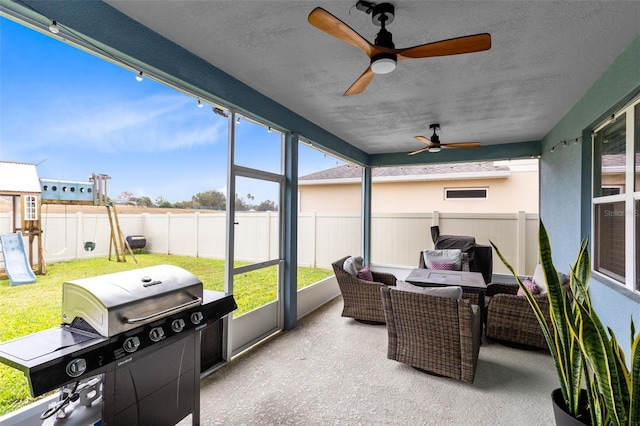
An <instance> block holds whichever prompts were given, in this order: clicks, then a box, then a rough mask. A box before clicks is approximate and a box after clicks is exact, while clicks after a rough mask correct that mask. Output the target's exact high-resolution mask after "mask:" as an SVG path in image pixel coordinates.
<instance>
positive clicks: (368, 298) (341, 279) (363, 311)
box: [331, 256, 396, 324]
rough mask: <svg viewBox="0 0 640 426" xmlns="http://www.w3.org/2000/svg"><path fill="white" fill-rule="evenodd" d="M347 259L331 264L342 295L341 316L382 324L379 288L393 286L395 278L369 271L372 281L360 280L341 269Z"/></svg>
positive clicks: (387, 274) (384, 273)
mask: <svg viewBox="0 0 640 426" xmlns="http://www.w3.org/2000/svg"><path fill="white" fill-rule="evenodd" d="M348 258H349V256H345V257H343V258H342V259H338V260H336V261H335V262H333V263H332V264H331V266H332V267H333V272H334V273H335V275H336V280H337V281H338V286H339V287H340V292H341V293H342V299H343V303H344V307H343V309H342V316H343V317H350V318H353V319H355V320H358V321H360V322H364V323H367V324H384V322H385V320H384V312H383V310H382V299H381V298H380V288H381V287H386V286H395V285H396V277H395V276H394V275H393V274H389V273H386V272H374V271H371V273H372V275H373V281H365V280H361V279H360V278H358V277H354V276H352V275H351V274H350V273H349V272H347V271H345V270H344V269H343V265H344V261H345V260H347V259H348Z"/></svg>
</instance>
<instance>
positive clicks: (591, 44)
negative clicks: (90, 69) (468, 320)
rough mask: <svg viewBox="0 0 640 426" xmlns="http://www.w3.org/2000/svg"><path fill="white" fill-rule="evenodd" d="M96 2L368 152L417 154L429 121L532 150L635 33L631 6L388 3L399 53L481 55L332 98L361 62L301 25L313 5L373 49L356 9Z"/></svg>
mask: <svg viewBox="0 0 640 426" xmlns="http://www.w3.org/2000/svg"><path fill="white" fill-rule="evenodd" d="M106 2H107V3H108V4H110V5H111V6H113V7H115V8H116V9H118V10H120V11H121V12H123V13H125V14H126V15H128V16H130V17H131V18H133V19H135V20H136V21H138V22H140V23H142V24H143V25H145V26H147V27H149V28H150V29H152V30H153V31H155V32H157V33H159V34H161V35H162V36H164V37H166V38H168V39H169V40H171V41H173V42H175V43H176V44H178V45H180V46H182V47H184V48H185V49H187V50H188V51H190V52H192V53H194V54H195V55H197V56H199V57H201V58H203V59H204V60H206V61H208V62H210V63H211V64H213V65H214V66H216V67H218V68H220V69H222V70H223V71H225V72H227V73H228V74H230V75H232V76H234V77H235V78H237V79H238V80H240V81H242V82H244V83H245V84H247V85H249V86H251V87H252V88H254V89H255V90H257V91H259V92H261V93H263V94H265V95H267V96H268V97H270V98H272V99H273V100H275V101H277V102H279V103H281V104H283V105H284V106H286V107H287V108H289V109H291V110H292V111H294V112H296V113H297V114H299V115H301V116H303V117H305V118H306V119H308V120H310V121H312V122H314V123H316V124H317V125H319V126H321V127H323V128H325V129H326V130H328V131H330V132H331V133H333V134H335V135H336V136H338V137H340V138H342V139H344V140H346V141H347V142H349V143H351V144H352V145H354V146H356V147H358V148H360V149H362V150H363V151H365V152H367V153H372V154H373V153H388V152H404V151H412V150H415V149H418V148H421V147H422V146H421V144H420V143H419V142H417V141H415V139H414V136H416V135H427V136H428V135H429V134H430V131H429V129H428V126H429V124H430V123H433V122H439V123H440V124H441V126H442V133H441V135H440V139H441V141H442V142H443V143H446V142H464V141H479V142H481V143H482V144H483V145H490V144H499V143H509V142H524V141H533V140H540V139H541V138H542V137H543V136H544V135H545V134H546V133H547V132H548V131H549V130H550V129H551V128H552V127H553V126H554V125H555V124H556V123H557V122H558V121H559V120H560V119H561V118H562V116H563V115H564V114H565V113H566V112H567V111H568V110H569V109H570V108H571V107H572V106H573V105H574V104H575V103H576V101H577V100H578V99H579V98H580V97H581V96H582V95H583V94H584V93H585V91H586V90H587V89H588V88H589V87H590V86H591V85H592V84H593V83H594V82H595V81H596V80H597V79H598V77H599V76H600V75H601V74H602V73H603V72H604V70H606V68H607V67H608V66H609V65H610V64H611V63H612V62H613V61H614V59H615V58H616V57H617V56H618V55H619V54H620V53H621V52H622V51H623V49H624V48H625V47H626V46H627V45H628V44H629V43H630V42H631V41H632V40H633V38H634V37H635V36H636V34H637V33H638V31H639V30H640V1H630V2H628V1H553V2H552V1H395V2H391V3H393V4H394V5H395V11H396V16H395V20H394V22H393V23H392V24H391V25H389V26H388V27H387V29H388V30H389V31H390V32H391V33H392V34H393V38H394V42H395V45H396V47H397V48H404V47H410V46H414V45H419V44H424V43H429V42H433V41H439V40H444V39H449V38H454V37H460V36H464V35H471V34H478V33H485V32H487V33H490V34H491V37H492V47H491V49H490V50H488V51H485V52H478V53H472V54H466V55H457V56H448V57H437V58H426V59H415V60H410V61H403V62H400V63H399V64H398V68H397V69H396V70H395V71H394V72H393V73H391V74H386V75H378V76H376V77H375V78H374V80H373V82H372V83H371V84H370V85H369V87H368V88H367V90H366V91H365V92H364V93H363V94H360V95H355V96H350V97H343V96H342V94H343V92H344V91H345V90H346V89H347V88H348V87H349V86H350V85H351V84H352V83H353V82H354V81H355V80H356V79H357V78H358V77H359V76H360V74H362V72H363V71H364V70H365V69H366V68H367V66H368V64H369V60H368V58H367V57H366V56H365V54H364V53H362V52H361V51H360V50H358V49H357V48H355V47H353V46H351V45H349V44H347V43H344V42H342V41H340V40H337V39H335V38H333V37H331V36H329V35H327V34H325V33H323V32H321V31H320V30H318V29H317V28H315V27H313V26H311V25H310V24H309V23H308V21H307V16H308V15H309V13H310V12H311V11H312V10H313V8H314V7H317V6H320V7H322V8H324V9H326V10H327V11H329V12H330V13H332V14H333V15H335V16H336V17H338V18H339V19H341V20H342V21H344V22H345V23H346V24H348V25H349V26H351V27H352V28H353V29H354V30H355V31H357V32H358V33H359V34H361V35H362V36H363V37H365V38H366V39H368V40H369V41H370V42H371V43H373V41H374V39H375V36H376V33H377V32H378V30H379V27H377V26H374V25H373V23H372V22H371V15H367V14H365V13H364V12H362V11H359V10H357V9H355V8H354V7H353V5H355V3H356V1H355V0H353V1H263V0H261V1H202V0H198V1H188V0H182V1H175V0H174V1H161V0H156V1H130V0H107V1H106ZM638 72H639V73H640V65H639V69H638ZM608 107H609V105H603V110H604V109H606V108H608Z"/></svg>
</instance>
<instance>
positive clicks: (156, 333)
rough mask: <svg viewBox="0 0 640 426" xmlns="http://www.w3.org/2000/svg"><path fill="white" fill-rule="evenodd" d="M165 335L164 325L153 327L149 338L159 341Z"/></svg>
mask: <svg viewBox="0 0 640 426" xmlns="http://www.w3.org/2000/svg"><path fill="white" fill-rule="evenodd" d="M163 337H164V330H163V329H162V327H153V328H152V329H151V331H150V332H149V339H151V340H153V341H154V342H159V341H160V340H162V338H163Z"/></svg>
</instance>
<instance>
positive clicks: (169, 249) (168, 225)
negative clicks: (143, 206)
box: [165, 212, 171, 254]
mask: <svg viewBox="0 0 640 426" xmlns="http://www.w3.org/2000/svg"><path fill="white" fill-rule="evenodd" d="M165 254H171V213H169V212H167V249H166V252H165Z"/></svg>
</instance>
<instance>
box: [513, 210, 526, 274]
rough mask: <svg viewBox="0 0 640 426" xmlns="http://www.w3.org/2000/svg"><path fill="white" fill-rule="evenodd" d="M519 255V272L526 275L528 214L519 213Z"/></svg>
mask: <svg viewBox="0 0 640 426" xmlns="http://www.w3.org/2000/svg"><path fill="white" fill-rule="evenodd" d="M517 244H518V254H517V265H518V266H517V269H516V270H517V272H518V274H525V273H526V268H527V214H526V213H525V212H524V211H522V210H520V211H518V241H517Z"/></svg>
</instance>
